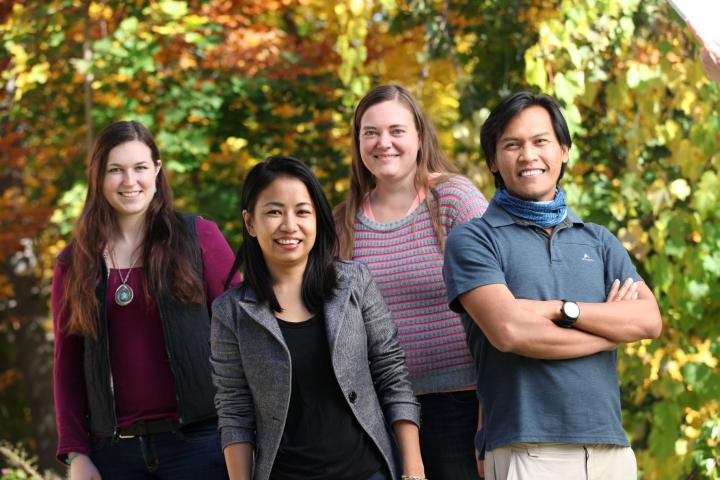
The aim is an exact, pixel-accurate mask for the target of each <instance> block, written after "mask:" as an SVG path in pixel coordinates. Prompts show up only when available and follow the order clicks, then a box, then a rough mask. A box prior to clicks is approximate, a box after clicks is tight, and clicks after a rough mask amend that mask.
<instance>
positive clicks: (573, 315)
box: [555, 300, 580, 328]
mask: <svg viewBox="0 0 720 480" xmlns="http://www.w3.org/2000/svg"><path fill="white" fill-rule="evenodd" d="M560 315H562V320H555V325H557V326H558V327H563V328H572V326H573V325H575V322H577V319H578V317H579V316H580V307H579V306H578V304H577V303H575V302H573V301H570V300H563V301H562V306H561V307H560Z"/></svg>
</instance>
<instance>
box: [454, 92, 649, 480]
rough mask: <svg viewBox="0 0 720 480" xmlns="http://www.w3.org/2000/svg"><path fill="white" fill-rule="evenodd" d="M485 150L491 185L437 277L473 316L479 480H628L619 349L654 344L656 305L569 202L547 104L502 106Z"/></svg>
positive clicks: (606, 236)
mask: <svg viewBox="0 0 720 480" xmlns="http://www.w3.org/2000/svg"><path fill="white" fill-rule="evenodd" d="M481 142H482V148H483V153H484V154H485V157H486V161H487V165H488V167H489V168H490V170H491V172H492V173H493V175H494V176H495V182H496V186H497V187H498V188H497V191H496V193H495V196H494V197H493V199H492V201H491V203H490V207H489V208H488V210H487V212H486V213H485V215H484V216H483V217H482V218H479V219H475V220H472V221H469V222H468V223H466V224H463V225H461V226H459V227H456V228H455V229H454V230H453V231H452V232H451V234H450V235H449V237H448V239H447V245H446V248H445V266H444V276H445V282H446V283H447V287H448V295H449V301H450V307H451V308H452V309H453V310H455V311H457V312H464V313H467V314H469V316H470V317H471V319H468V318H466V319H465V321H466V325H465V327H466V331H467V334H468V344H469V345H470V349H471V350H472V352H473V355H474V357H475V359H476V362H477V367H478V382H477V385H478V394H479V395H480V397H481V399H482V401H483V409H484V428H483V434H484V435H483V436H484V448H485V451H486V456H485V474H486V478H488V479H521V480H522V479H533V480H544V479H553V480H556V479H571V480H574V479H598V480H600V479H602V480H614V479H618V480H619V479H623V480H625V479H635V478H636V476H637V467H636V462H635V456H634V454H633V452H632V449H631V448H630V447H629V443H628V440H627V436H626V434H625V432H624V430H623V427H622V423H621V412H620V392H619V386H618V377H617V367H616V363H617V346H618V345H619V344H621V343H627V342H634V341H636V340H640V339H643V338H656V337H657V336H658V335H659V334H660V330H661V325H662V321H661V317H660V311H659V309H658V305H657V302H656V300H655V297H654V295H653V293H652V292H651V290H650V289H649V288H648V286H647V285H646V284H645V283H644V282H643V281H642V279H641V278H640V276H639V275H638V273H637V271H636V270H635V268H634V266H633V264H632V262H631V260H630V257H629V255H628V253H627V252H626V251H625V249H624V248H623V247H622V245H621V244H620V242H619V241H618V240H617V238H615V236H613V235H612V234H611V233H610V232H609V231H608V230H606V229H605V228H603V227H601V226H598V225H595V224H592V223H584V222H582V220H580V218H579V217H578V216H577V215H576V214H575V213H574V212H573V211H572V210H570V209H569V208H568V207H567V205H566V204H565V196H564V193H563V191H562V189H561V188H559V183H558V182H559V180H560V178H561V177H562V175H563V173H564V169H565V166H566V164H567V161H568V153H569V150H570V147H571V139H570V134H569V131H568V128H567V124H566V122H565V119H564V118H563V116H562V113H561V112H560V109H559V107H558V105H557V103H556V102H555V101H554V100H553V99H552V98H551V97H549V96H547V95H533V94H530V93H527V92H520V93H517V94H515V95H512V96H510V97H508V98H506V99H505V100H503V101H502V102H501V103H500V104H499V105H498V106H497V107H495V108H494V109H493V111H492V112H491V114H490V116H489V117H488V119H487V120H486V122H485V123H484V125H483V127H482V130H481ZM619 279H625V281H624V282H622V285H621V282H620V281H619ZM465 317H467V316H465ZM473 321H474V322H473Z"/></svg>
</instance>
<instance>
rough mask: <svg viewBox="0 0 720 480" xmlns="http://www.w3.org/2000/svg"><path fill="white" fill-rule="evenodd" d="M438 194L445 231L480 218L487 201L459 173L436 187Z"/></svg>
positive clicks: (485, 208)
mask: <svg viewBox="0 0 720 480" xmlns="http://www.w3.org/2000/svg"><path fill="white" fill-rule="evenodd" d="M435 188H436V189H437V191H438V192H439V194H440V215H441V221H442V223H443V224H444V225H445V228H446V231H447V232H448V233H450V231H451V230H452V229H453V228H454V227H455V226H457V225H459V224H461V223H465V222H467V221H468V220H471V219H473V218H480V217H482V216H483V214H484V213H485V210H487V207H488V201H487V199H486V198H485V196H484V195H483V194H482V193H481V192H480V190H478V189H477V188H476V187H475V185H473V183H472V182H471V181H470V180H469V179H467V178H465V177H463V176H460V175H456V176H453V177H450V179H448V180H447V181H445V182H443V183H441V184H438V185H437V186H436V187H435Z"/></svg>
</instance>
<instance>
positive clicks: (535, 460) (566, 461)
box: [485, 443, 637, 480]
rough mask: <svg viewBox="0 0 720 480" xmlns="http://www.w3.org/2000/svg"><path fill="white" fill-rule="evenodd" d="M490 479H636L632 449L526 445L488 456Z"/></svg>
mask: <svg viewBox="0 0 720 480" xmlns="http://www.w3.org/2000/svg"><path fill="white" fill-rule="evenodd" d="M485 478H486V479H487V480H559V479H562V480H636V479H637V463H636V462H635V454H634V453H633V451H632V449H631V448H629V447H619V446H612V445H571V444H557V443H523V444H516V445H510V446H507V447H502V448H496V449H495V450H492V451H490V452H487V454H486V455H485Z"/></svg>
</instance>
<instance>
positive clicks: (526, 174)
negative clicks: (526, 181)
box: [520, 169, 543, 177]
mask: <svg viewBox="0 0 720 480" xmlns="http://www.w3.org/2000/svg"><path fill="white" fill-rule="evenodd" d="M542 173H543V171H542V170H540V169H537V170H523V171H522V172H520V176H521V177H532V176H533V175H541V174H542Z"/></svg>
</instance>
